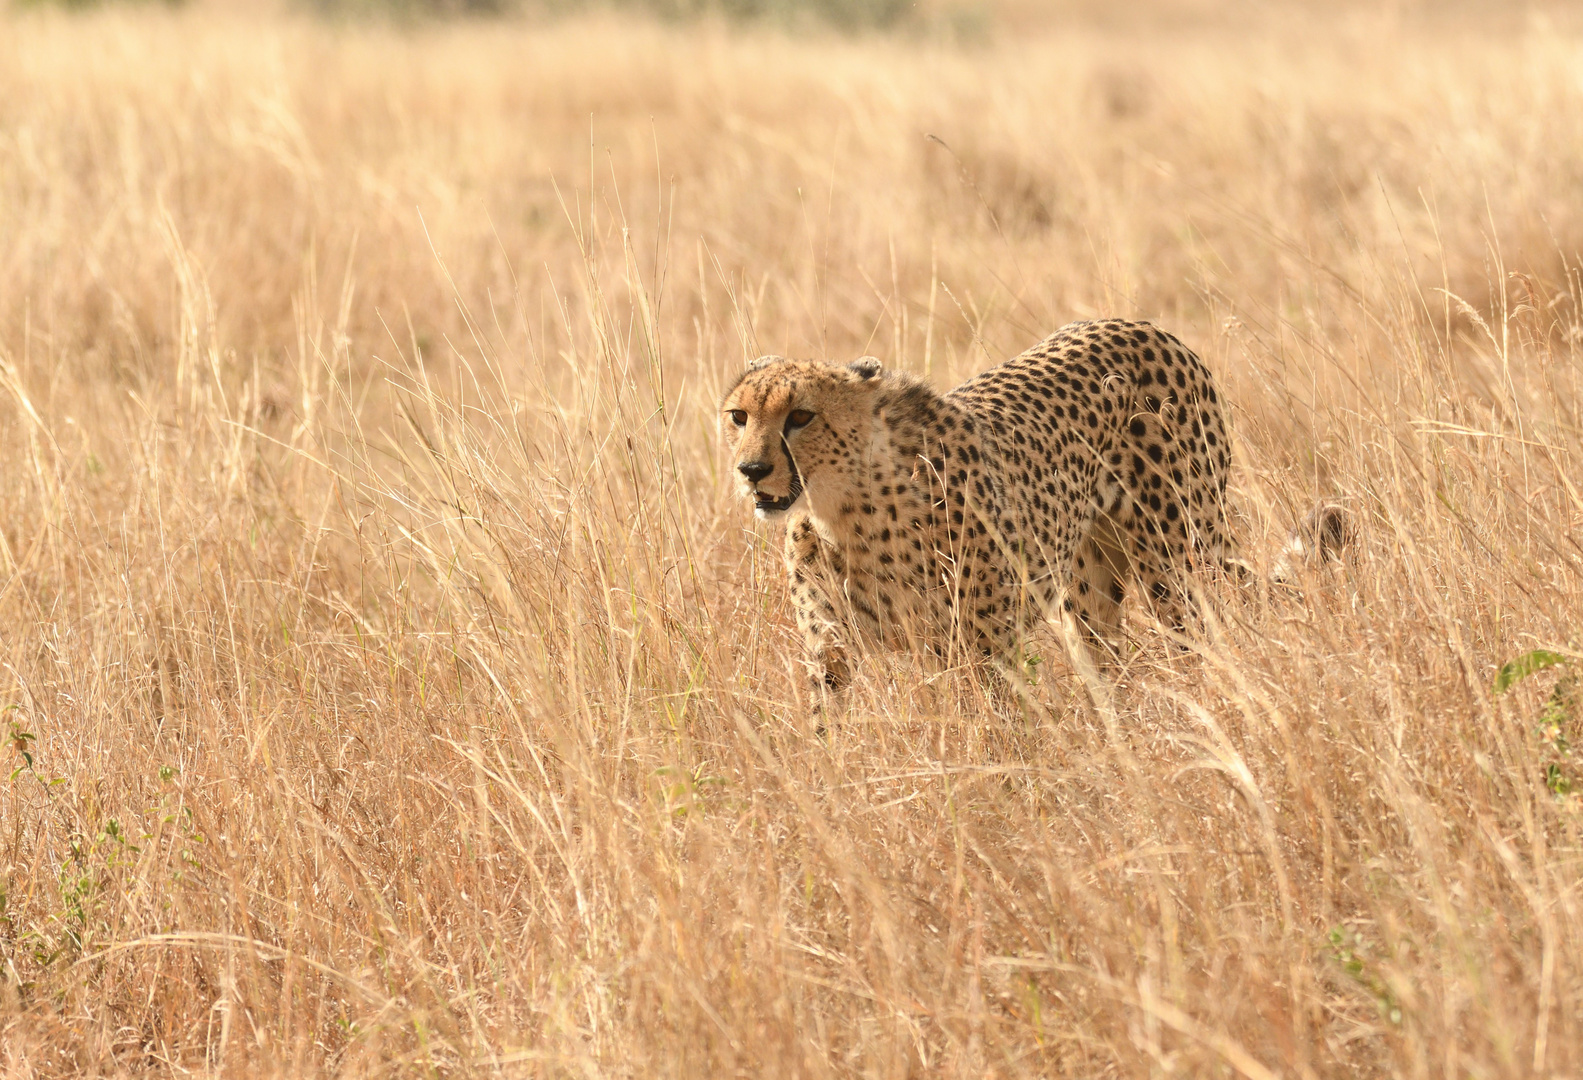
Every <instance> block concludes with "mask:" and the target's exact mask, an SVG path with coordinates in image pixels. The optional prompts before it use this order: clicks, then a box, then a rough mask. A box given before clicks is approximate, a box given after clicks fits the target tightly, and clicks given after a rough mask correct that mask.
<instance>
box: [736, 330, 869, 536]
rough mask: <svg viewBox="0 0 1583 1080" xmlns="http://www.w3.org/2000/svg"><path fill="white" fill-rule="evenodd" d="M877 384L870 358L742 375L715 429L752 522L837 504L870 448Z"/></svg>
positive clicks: (786, 365)
mask: <svg viewBox="0 0 1583 1080" xmlns="http://www.w3.org/2000/svg"><path fill="white" fill-rule="evenodd" d="M880 376H881V372H880V364H879V361H878V360H876V359H874V358H873V357H872V356H865V357H863V358H862V359H861V360H857V361H855V362H853V363H851V364H849V365H846V366H844V367H843V366H839V365H835V364H825V363H820V362H818V361H813V360H787V359H786V358H784V357H780V356H766V357H762V358H761V359H759V360H757V361H755V362H754V363H753V364H752V366H750V367H749V368H748V369H747V371H746V372H744V373H743V375H742V377H741V378H740V379H738V380H737V382H736V384H735V385H734V386H732V387H731V389H730V390H728V391H727V392H726V396H725V400H724V401H723V402H721V405H720V425H721V430H722V431H723V433H724V435H725V440H726V445H728V446H730V447H731V448H732V452H733V454H734V459H735V462H736V471H737V475H738V476H739V477H740V483H741V485H742V492H743V494H745V495H747V496H748V497H749V498H751V499H752V500H753V510H754V513H755V515H757V516H758V517H760V518H765V519H768V518H775V517H779V516H780V515H781V514H784V513H786V512H787V511H789V510H790V509H791V508H792V507H794V506H796V505H797V504H798V501H799V500H801V499H802V498H803V496H804V495H805V494H806V495H808V496H809V499H810V501H812V502H814V503H815V504H818V503H822V502H824V501H826V499H827V498H829V497H830V496H836V497H839V489H841V488H842V487H843V486H844V485H843V483H842V480H843V477H844V476H845V475H846V472H847V469H848V467H849V466H850V465H851V464H852V463H853V462H855V461H856V460H857V459H858V458H859V457H860V456H861V455H862V454H863V453H864V451H865V449H866V447H867V446H868V443H869V436H870V430H871V425H872V424H873V422H874V401H875V394H876V392H877V390H878V387H879V385H880V384H881V383H882V382H883V381H884V380H883V379H882V378H881V377H880Z"/></svg>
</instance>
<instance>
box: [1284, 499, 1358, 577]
mask: <svg viewBox="0 0 1583 1080" xmlns="http://www.w3.org/2000/svg"><path fill="white" fill-rule="evenodd" d="M1356 537H1357V523H1356V522H1355V521H1354V520H1353V516H1352V511H1351V510H1348V509H1347V508H1346V507H1345V506H1342V505H1341V504H1340V503H1335V502H1322V503H1319V504H1318V505H1317V506H1315V507H1314V508H1313V509H1312V510H1310V511H1309V512H1308V516H1307V517H1305V518H1303V520H1302V522H1301V523H1300V524H1299V525H1298V526H1297V528H1295V529H1293V530H1292V535H1291V537H1290V538H1289V539H1288V540H1287V541H1286V546H1285V547H1283V548H1282V549H1281V553H1280V555H1279V556H1277V557H1276V560H1275V565H1274V566H1272V567H1271V568H1270V583H1271V584H1272V585H1295V584H1296V583H1297V578H1298V573H1299V571H1298V568H1299V567H1300V566H1317V565H1320V564H1322V563H1327V562H1337V561H1339V560H1340V558H1341V555H1342V552H1343V551H1345V550H1346V549H1347V548H1348V547H1349V546H1350V545H1351V544H1352V542H1353V540H1354V539H1356Z"/></svg>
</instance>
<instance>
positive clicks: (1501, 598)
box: [0, 5, 1583, 1078]
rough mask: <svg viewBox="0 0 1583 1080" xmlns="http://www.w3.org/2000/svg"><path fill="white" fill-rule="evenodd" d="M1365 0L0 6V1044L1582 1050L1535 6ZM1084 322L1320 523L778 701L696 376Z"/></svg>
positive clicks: (837, 1052) (964, 349) (1526, 1056)
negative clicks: (963, 21)
mask: <svg viewBox="0 0 1583 1080" xmlns="http://www.w3.org/2000/svg"><path fill="white" fill-rule="evenodd" d="M1078 10H1079V9H1078V8H1077V7H1076V6H1074V8H1073V11H1074V12H1077V11H1078ZM1162 10H1164V5H1162ZM1393 10H1394V13H1386V14H1369V13H1367V12H1364V11H1361V10H1359V11H1354V12H1352V13H1351V14H1348V15H1345V16H1344V17H1341V16H1337V17H1335V18H1328V17H1324V16H1322V15H1321V14H1320V13H1319V12H1317V10H1316V11H1313V12H1309V11H1307V10H1306V9H1303V8H1299V7H1288V8H1283V9H1281V11H1280V12H1279V13H1278V14H1276V15H1269V14H1266V15H1264V16H1260V17H1258V18H1251V17H1250V18H1244V17H1243V16H1240V15H1239V16H1236V17H1230V16H1228V17H1225V18H1218V19H1217V18H1211V17H1208V16H1202V15H1199V16H1193V17H1188V16H1187V15H1183V14H1182V10H1181V6H1180V5H1177V7H1176V8H1173V10H1172V13H1171V17H1170V18H1169V19H1163V20H1162V21H1161V22H1160V24H1159V28H1156V27H1155V26H1154V24H1152V23H1151V21H1150V20H1149V19H1148V18H1147V17H1146V16H1147V12H1144V13H1143V15H1140V16H1139V17H1137V18H1134V19H1132V20H1131V21H1130V22H1129V24H1128V27H1127V28H1126V29H1125V30H1121V29H1116V28H1115V27H1114V26H1113V25H1112V24H1111V23H1109V22H1106V21H1104V20H1103V19H1100V18H1098V17H1095V18H1092V19H1076V20H1075V21H1073V22H1070V23H1068V24H1066V25H1063V26H1055V27H1046V28H1044V29H1042V30H1041V29H1039V28H1038V26H1037V25H1035V24H1033V23H1030V22H1028V21H1027V19H1026V18H1023V20H1022V21H1017V22H1012V23H1008V24H1007V25H1012V26H1015V27H1017V28H1018V29H1017V32H1016V33H1009V32H1007V33H1003V34H1002V36H1000V37H998V38H997V37H993V36H992V37H991V38H990V39H989V40H987V41H986V42H983V43H980V44H977V45H970V46H965V47H956V46H948V45H943V44H937V43H931V42H930V41H929V40H926V39H917V38H912V39H909V38H861V39H856V40H840V39H826V38H822V37H818V36H816V35H813V36H810V35H804V36H800V37H795V38H787V37H780V36H775V35H774V34H771V33H769V32H759V31H754V30H752V29H746V30H735V31H732V30H728V29H724V28H721V27H718V26H710V25H703V26H695V27H692V28H677V27H671V28H665V27H660V26H655V25H648V24H642V23H637V22H622V21H615V20H613V19H601V18H588V19H582V20H577V21H572V22H564V23H558V24H554V25H537V26H536V25H530V24H515V23H505V24H473V23H467V24H458V25H454V26H428V27H420V28H409V29H407V30H402V29H399V28H380V27H377V26H361V27H359V26H346V25H342V26H327V25H320V24H315V23H312V22H306V21H297V20H296V19H294V18H292V17H268V18H266V17H264V16H254V15H249V14H247V13H246V12H243V11H226V10H223V9H211V8H204V7H199V8H195V9H192V10H187V11H184V12H177V13H171V12H167V11H164V10H159V9H152V10H151V9H111V10H108V11H105V12H101V13H97V14H92V15H87V16H73V17H68V16H63V15H57V14H51V13H47V12H30V13H13V14H11V15H9V16H3V17H0V387H3V392H0V707H3V708H4V710H5V711H4V713H3V714H0V723H4V724H5V725H6V735H7V743H6V746H5V748H4V750H3V754H4V756H5V772H4V773H3V774H0V780H3V781H4V788H3V795H0V889H3V902H4V908H3V911H0V967H3V970H0V987H3V989H0V1062H3V1067H4V1069H5V1070H6V1071H7V1073H8V1074H10V1075H20V1076H52V1075H65V1074H75V1073H92V1074H122V1073H133V1072H144V1071H167V1070H168V1071H192V1072H200V1073H214V1074H224V1075H243V1074H260V1075H262V1074H290V1075H305V1074H326V1075H328V1074H337V1075H340V1074H345V1075H373V1074H376V1073H377V1074H385V1073H390V1072H396V1073H407V1072H414V1073H416V1072H431V1073H436V1074H444V1075H473V1074H494V1073H500V1074H508V1075H522V1076H540V1075H542V1076H562V1075H567V1076H570V1075H581V1076H621V1077H650V1076H679V1077H680V1076H685V1077H696V1076H727V1075H740V1076H754V1077H759V1076H763V1077H773V1076H797V1077H803V1076H864V1077H901V1076H963V1077H981V1076H1001V1077H1013V1076H1053V1075H1071V1076H1097V1075H1145V1074H1147V1075H1183V1076H1232V1075H1240V1076H1243V1077H1248V1078H1262V1077H1272V1076H1302V1077H1317V1076H1356V1075H1367V1076H1376V1075H1379V1076H1383V1075H1402V1076H1445V1077H1495V1076H1524V1075H1536V1076H1537V1075H1543V1076H1577V1075H1580V1074H1583V888H1580V883H1583V827H1580V826H1583V795H1579V794H1577V793H1576V790H1572V791H1570V793H1569V787H1570V788H1572V789H1583V770H1580V768H1579V761H1578V758H1577V757H1576V756H1573V753H1574V752H1571V751H1569V750H1568V749H1567V747H1566V744H1565V740H1566V739H1568V738H1570V739H1571V740H1572V741H1573V742H1578V741H1583V730H1580V728H1583V721H1580V720H1579V718H1578V713H1577V706H1576V704H1575V698H1569V697H1568V687H1569V686H1572V685H1574V684H1572V683H1571V682H1569V681H1568V679H1569V678H1570V676H1569V674H1568V673H1569V671H1570V670H1571V669H1570V665H1569V664H1567V663H1565V662H1563V663H1561V664H1558V665H1556V666H1554V667H1551V668H1549V669H1547V670H1545V671H1542V672H1540V673H1538V674H1535V675H1533V676H1531V677H1530V678H1527V679H1525V680H1522V681H1520V682H1518V683H1517V684H1516V685H1515V686H1514V687H1513V688H1512V689H1510V690H1509V691H1507V692H1505V693H1503V694H1499V695H1497V694H1495V693H1493V692H1492V681H1493V679H1494V677H1495V674H1496V672H1497V669H1498V668H1499V666H1500V665H1501V664H1503V663H1505V662H1506V661H1508V660H1510V659H1512V658H1513V657H1517V656H1519V655H1523V654H1527V653H1529V652H1530V651H1531V650H1534V649H1536V648H1545V649H1547V650H1549V651H1550V652H1551V653H1553V654H1554V655H1555V656H1557V657H1562V658H1568V657H1571V656H1574V655H1576V652H1575V650H1578V649H1580V648H1583V644H1580V641H1579V625H1578V623H1579V617H1580V590H1579V572H1580V570H1583V549H1580V547H1579V529H1580V525H1583V497H1580V494H1579V490H1578V484H1579V482H1580V480H1579V472H1580V466H1583V429H1580V426H1579V414H1578V408H1579V386H1578V379H1579V374H1580V367H1579V362H1580V348H1583V316H1580V313H1579V303H1580V301H1583V282H1580V280H1579V276H1578V270H1577V262H1576V260H1577V257H1578V254H1579V252H1583V199H1580V198H1579V190H1580V187H1579V185H1580V182H1583V139H1580V138H1579V136H1578V132H1577V130H1576V124H1575V121H1576V117H1577V116H1578V115H1580V110H1583V41H1580V39H1578V38H1577V37H1574V36H1571V33H1570V31H1566V32H1563V30H1564V28H1558V27H1559V26H1560V24H1558V23H1555V22H1547V21H1546V20H1545V19H1544V18H1543V17H1541V16H1534V17H1532V18H1529V19H1526V20H1525V19H1522V18H1502V19H1501V20H1499V21H1497V20H1495V19H1493V18H1488V19H1487V18H1485V17H1484V16H1482V15H1481V14H1480V13H1479V12H1478V11H1476V10H1459V12H1458V13H1457V14H1456V15H1455V16H1454V17H1452V16H1445V15H1443V14H1441V15H1438V16H1434V17H1431V15H1423V16H1415V15H1413V14H1412V13H1411V12H1410V11H1408V12H1406V13H1403V9H1399V8H1398V9H1393ZM1023 15H1024V16H1026V15H1027V12H1024V13H1023ZM1189 15H1191V13H1190V12H1189ZM1099 314H1115V315H1124V316H1133V317H1145V318H1150V319H1154V320H1157V321H1158V322H1160V323H1161V324H1162V325H1163V326H1165V327H1167V328H1168V329H1170V330H1172V331H1173V332H1175V333H1177V334H1179V335H1180V336H1182V337H1183V338H1184V339H1185V340H1186V341H1187V342H1189V343H1190V344H1191V345H1192V346H1193V347H1194V348H1195V349H1197V350H1198V351H1199V352H1200V353H1201V354H1202V355H1203V356H1204V357H1205V359H1206V361H1207V362H1208V363H1209V364H1210V365H1211V367H1212V368H1213V369H1214V370H1215V372H1216V373H1217V376H1218V377H1219V379H1220V380H1221V382H1222V385H1223V387H1224V388H1225V390H1226V396H1227V397H1228V398H1229V400H1230V402H1231V403H1232V407H1233V412H1234V420H1235V428H1236V432H1237V438H1238V445H1237V471H1236V477H1235V481H1234V495H1235V503H1236V511H1237V517H1238V525H1239V529H1240V530H1241V533H1242V536H1243V538H1244V542H1245V544H1246V549H1247V553H1248V556H1249V558H1250V559H1251V560H1252V561H1253V562H1255V563H1256V564H1257V563H1262V562H1267V561H1268V559H1269V557H1270V552H1271V550H1272V548H1273V547H1274V545H1275V544H1276V543H1278V541H1279V539H1280V537H1281V536H1282V535H1283V533H1284V531H1285V530H1286V529H1287V528H1288V527H1289V526H1290V524H1291V523H1292V521H1293V520H1294V519H1295V518H1296V517H1297V516H1298V515H1299V514H1300V513H1301V512H1302V511H1303V510H1304V509H1306V508H1307V507H1308V506H1309V505H1311V504H1312V502H1313V501H1314V500H1315V499H1317V498H1321V497H1324V498H1330V497H1341V498H1345V499H1348V500H1350V502H1351V505H1352V506H1353V507H1354V509H1355V511H1356V512H1357V514H1358V517H1359V521H1360V526H1361V536H1360V540H1359V542H1358V544H1357V547H1356V550H1355V553H1354V558H1353V560H1352V562H1351V563H1350V565H1348V566H1346V567H1344V568H1335V569H1330V570H1324V571H1321V572H1317V573H1315V574H1314V575H1313V576H1312V577H1311V579H1310V580H1308V581H1307V582H1306V583H1305V586H1304V589H1303V590H1302V593H1301V595H1300V596H1297V597H1287V598H1279V597H1277V598H1271V597H1268V596H1265V595H1262V594H1261V593H1260V592H1259V590H1256V589H1250V590H1246V591H1245V592H1244V593H1243V594H1241V595H1236V596H1227V597H1223V598H1221V600H1220V602H1218V603H1217V604H1216V605H1214V607H1213V609H1212V610H1213V612H1214V618H1213V619H1211V621H1210V623H1209V625H1208V626H1207V627H1206V628H1205V631H1204V633H1203V635H1202V638H1201V639H1200V640H1199V641H1198V643H1197V644H1196V645H1195V646H1194V647H1193V648H1192V649H1190V650H1188V651H1185V652H1182V651H1172V650H1169V649H1166V648H1163V647H1160V646H1158V645H1157V644H1156V643H1155V642H1156V641H1157V639H1156V638H1155V636H1154V635H1153V634H1152V633H1151V630H1150V628H1149V627H1148V626H1147V625H1145V623H1144V622H1143V621H1141V620H1135V621H1134V622H1133V624H1132V627H1133V630H1134V633H1135V636H1136V637H1137V640H1138V642H1139V651H1138V652H1137V654H1136V656H1135V657H1134V658H1133V660H1132V661H1131V662H1130V664H1129V665H1128V666H1127V668H1126V669H1125V670H1124V671H1122V672H1121V673H1120V674H1119V675H1118V676H1116V677H1114V678H1107V679H1104V680H1097V679H1094V678H1092V677H1090V678H1087V679H1085V678H1084V677H1082V674H1081V673H1080V672H1073V671H1072V670H1070V669H1069V666H1068V665H1067V664H1066V662H1065V661H1064V660H1063V659H1062V653H1061V650H1060V646H1059V642H1058V641H1056V640H1055V639H1054V638H1053V637H1051V638H1050V639H1049V640H1045V641H1042V642H1035V648H1036V649H1037V650H1038V651H1039V653H1040V655H1041V656H1043V657H1044V661H1043V663H1041V664H1040V665H1039V668H1038V670H1039V672H1040V678H1039V681H1038V683H1037V685H1036V686H1035V687H1034V689H1033V692H1032V693H1033V697H1032V699H1031V700H1030V701H1027V702H1024V703H1023V704H1022V705H1021V706H1020V707H1019V706H1017V705H1015V704H1012V703H1008V702H1007V701H1006V700H1005V699H1004V697H1003V696H1002V695H997V694H995V693H991V692H988V691H986V689H985V687H984V681H983V679H982V677H981V673H979V672H975V671H972V670H942V669H940V668H939V667H931V666H930V665H929V664H928V663H927V662H925V661H922V660H918V659H916V658H912V657H907V656H896V655H886V656H869V657H866V658H863V659H862V661H861V662H860V664H859V665H858V673H857V681H856V685H855V687H854V689H853V691H852V693H851V695H850V697H849V699H848V700H847V701H846V703H845V705H844V706H843V707H842V708H841V709H840V710H838V711H837V712H836V713H835V714H834V715H833V716H832V717H831V718H830V720H829V727H828V731H827V733H826V734H825V736H824V737H823V738H818V737H816V736H815V734H814V731H813V729H814V721H813V720H812V719H811V718H810V717H809V716H808V715H807V714H806V711H805V709H804V706H803V705H802V703H801V687H802V685H803V679H804V674H803V671H802V669H801V667H800V663H799V659H798V656H797V645H796V641H795V637H794V634H793V633H792V630H791V627H790V620H789V612H788V608H787V602H786V597H785V590H784V586H783V583H782V577H781V570H780V565H779V557H778V547H777V538H776V537H775V536H774V535H772V534H771V533H770V532H769V531H768V530H767V529H766V528H765V527H760V526H755V525H754V524H753V523H752V521H751V518H750V514H749V511H748V508H747V507H746V506H744V505H743V504H742V503H741V502H740V501H739V500H738V499H737V498H736V497H735V496H734V494H733V492H732V490H731V486H730V484H729V482H728V477H727V474H726V467H727V465H728V464H729V463H727V462H723V461H722V460H721V458H720V454H719V453H718V452H717V451H718V450H719V447H718V443H717V435H716V430H715V417H714V408H715V405H716V401H717V394H718V390H719V388H720V386H721V384H722V382H723V381H724V380H725V379H726V378H727V377H728V376H729V375H730V373H732V372H733V371H734V370H736V369H737V368H738V367H739V366H740V365H741V364H742V363H743V361H744V360H745V359H746V358H749V357H751V356H754V355H757V354H759V353H761V352H781V353H788V354H792V355H802V356H818V357H828V358H832V359H845V358H850V357H852V356H855V355H858V354H860V353H864V352H868V353H875V354H878V355H880V356H882V357H883V358H884V359H885V361H886V362H887V363H888V364H891V365H894V366H896V367H899V368H904V369H907V370H911V371H915V372H919V373H922V374H926V375H927V376H928V377H929V378H930V379H931V380H932V381H933V382H934V383H935V384H936V385H939V386H941V387H945V386H949V385H951V384H953V383H954V382H955V381H956V380H958V379H960V378H963V377H965V376H966V375H969V374H971V373H973V372H975V371H977V370H980V369H982V368H984V367H987V366H989V365H990V364H992V363H995V362H997V361H999V360H1000V359H1003V358H1005V357H1006V356H1009V355H1010V354H1012V353H1014V352H1016V351H1018V350H1020V349H1021V348H1023V347H1025V346H1026V345H1028V344H1030V343H1032V342H1033V341H1034V340H1036V339H1037V338H1038V337H1039V336H1041V335H1042V334H1044V333H1047V332H1049V331H1050V330H1052V329H1054V328H1055V327H1057V326H1058V325H1060V324H1062V323H1064V322H1066V321H1069V320H1071V319H1075V318H1081V317H1089V316H1094V315H1099ZM1553 687H1559V689H1558V690H1556V691H1555V693H1552V688H1553ZM12 770H15V771H14V772H13V771H12Z"/></svg>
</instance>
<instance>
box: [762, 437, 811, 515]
mask: <svg viewBox="0 0 1583 1080" xmlns="http://www.w3.org/2000/svg"><path fill="white" fill-rule="evenodd" d="M781 449H782V450H784V451H786V468H787V469H788V470H789V471H790V472H791V487H789V488H788V489H787V490H786V494H785V495H782V496H781V497H780V498H778V499H777V498H776V497H775V496H773V495H771V494H770V493H769V492H767V491H757V490H755V491H754V492H753V512H754V513H755V514H757V515H758V516H759V517H766V518H767V517H773V516H775V515H776V514H784V513H785V512H786V511H788V510H790V509H791V508H792V506H793V504H795V503H796V502H797V500H798V499H800V498H802V473H800V472H798V471H797V463H796V462H795V461H793V460H792V456H791V447H789V446H787V445H786V440H785V439H782V440H781Z"/></svg>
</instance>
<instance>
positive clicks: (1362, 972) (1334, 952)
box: [1329, 926, 1402, 1025]
mask: <svg viewBox="0 0 1583 1080" xmlns="http://www.w3.org/2000/svg"><path fill="white" fill-rule="evenodd" d="M1329 937H1330V956H1331V959H1333V960H1334V961H1335V962H1336V963H1337V964H1339V965H1340V966H1341V970H1342V971H1345V972H1346V973H1347V975H1349V976H1350V977H1351V978H1352V980H1353V981H1354V982H1356V983H1357V984H1358V985H1359V986H1361V987H1363V988H1364V989H1366V990H1368V992H1369V994H1370V995H1371V996H1372V997H1373V998H1374V1007H1375V1008H1377V1009H1378V1010H1379V1012H1380V1019H1382V1020H1387V1021H1389V1022H1390V1023H1391V1024H1393V1025H1394V1024H1400V1023H1401V1022H1402V1007H1401V1004H1400V1003H1399V1002H1398V1001H1397V1000H1396V995H1395V994H1394V993H1392V992H1391V988H1390V986H1389V985H1388V984H1387V983H1386V982H1385V980H1384V979H1383V978H1381V977H1380V975H1379V972H1378V971H1377V970H1376V969H1375V965H1374V964H1372V963H1371V962H1370V959H1369V943H1368V942H1367V941H1366V940H1365V939H1364V937H1363V934H1362V933H1361V932H1360V931H1358V930H1356V929H1354V928H1352V927H1347V926H1333V927H1331V928H1330V935H1329Z"/></svg>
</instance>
